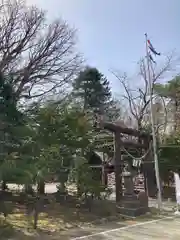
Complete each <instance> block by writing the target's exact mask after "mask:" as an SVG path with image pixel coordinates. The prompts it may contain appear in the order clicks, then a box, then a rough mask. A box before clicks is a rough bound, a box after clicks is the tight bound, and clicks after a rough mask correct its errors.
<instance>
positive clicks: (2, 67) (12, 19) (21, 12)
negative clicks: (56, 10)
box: [0, 0, 82, 98]
mask: <svg viewBox="0 0 180 240" xmlns="http://www.w3.org/2000/svg"><path fill="white" fill-rule="evenodd" d="M0 16H1V17H0V71H2V72H4V73H6V74H11V75H12V76H13V82H12V83H13V85H14V88H15V90H16V95H17V97H18V98H22V97H25V98H33V97H39V96H42V95H44V94H46V93H49V92H51V91H52V90H54V89H56V88H61V87H62V86H64V85H65V84H68V83H70V82H71V79H72V78H73V77H74V75H75V74H76V73H77V71H79V68H80V66H81V63H82V58H81V56H80V55H79V54H78V53H77V51H76V38H75V31H74V30H73V29H70V28H69V26H68V25H67V23H66V22H64V21H63V20H61V19H58V20H55V21H54V22H52V23H51V24H49V25H48V24H47V23H46V15H45V12H43V11H41V10H39V9H38V8H36V7H28V6H26V5H25V3H24V2H23V1H17V0H6V1H4V3H3V4H2V5H1V8H0ZM35 90H36V91H37V90H38V93H37V94H35Z"/></svg>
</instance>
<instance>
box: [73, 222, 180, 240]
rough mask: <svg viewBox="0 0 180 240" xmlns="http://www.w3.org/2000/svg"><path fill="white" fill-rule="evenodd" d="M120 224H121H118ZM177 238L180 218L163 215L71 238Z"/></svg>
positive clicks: (178, 236) (150, 239) (159, 239)
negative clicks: (159, 217) (158, 217)
mask: <svg viewBox="0 0 180 240" xmlns="http://www.w3.org/2000/svg"><path fill="white" fill-rule="evenodd" d="M120 225H121V224H120ZM80 239H84V240H102V239H103V240H109V239H112V240H116V239H118V240H121V239H122V240H136V239H137V240H139V239H146V240H165V239H167V240H178V239H180V219H179V218H174V217H169V218H167V217H163V218H161V219H155V220H150V221H145V222H144V221H138V220H137V221H132V222H129V223H127V224H126V225H124V226H119V227H118V226H117V225H116V228H115V225H114V226H113V228H112V227H111V228H109V229H107V230H101V231H99V232H98V231H96V232H94V233H91V234H90V233H89V234H87V233H86V235H83V236H79V237H74V238H71V240H80Z"/></svg>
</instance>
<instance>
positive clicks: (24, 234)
mask: <svg viewBox="0 0 180 240" xmlns="http://www.w3.org/2000/svg"><path fill="white" fill-rule="evenodd" d="M12 187H13V186H11V188H12ZM55 191H56V186H55V185H54V184H49V185H47V186H46V192H48V193H52V192H55ZM113 198H114V195H112V196H111V199H113ZM155 205H156V202H155V201H152V200H151V201H150V206H151V207H153V206H155ZM172 207H173V204H172V203H171V202H165V203H164V206H163V208H164V209H165V210H166V211H165V212H164V213H161V214H160V215H159V214H157V210H154V208H153V212H152V213H151V214H148V215H146V216H142V217H139V218H136V219H125V218H123V217H122V216H115V218H113V219H112V218H109V217H107V216H104V217H102V216H98V215H97V214H93V213H92V214H89V212H87V211H81V212H80V214H77V209H76V208H68V207H64V206H62V205H61V204H52V205H50V206H49V207H48V208H46V209H45V210H44V211H43V213H41V214H40V219H39V222H38V230H33V228H32V225H31V219H30V218H29V217H27V216H26V214H25V211H24V208H23V206H20V205H19V206H16V209H15V210H14V211H13V213H12V214H10V215H9V216H8V217H7V219H6V220H4V217H3V216H2V217H1V218H0V220H1V224H0V239H1V240H2V239H3V237H4V239H11V240H40V239H43V240H59V239H61V240H78V239H79V240H80V239H87V240H101V239H105V240H106V239H107V240H108V239H112V240H116V239H124V240H131V239H147V240H151V239H154V240H156V239H158V240H160V239H174V240H176V239H180V218H179V219H178V218H175V217H174V216H173V215H172ZM99 208H102V205H101V206H100V207H99ZM106 210H107V208H106ZM151 210H152V209H151ZM107 215H108V214H107ZM100 219H101V220H100Z"/></svg>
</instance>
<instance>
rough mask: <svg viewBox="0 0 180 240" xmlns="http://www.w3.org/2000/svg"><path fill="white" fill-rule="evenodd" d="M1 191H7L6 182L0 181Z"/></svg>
mask: <svg viewBox="0 0 180 240" xmlns="http://www.w3.org/2000/svg"><path fill="white" fill-rule="evenodd" d="M1 189H2V191H5V190H7V189H8V186H7V182H6V180H3V181H2V185H1Z"/></svg>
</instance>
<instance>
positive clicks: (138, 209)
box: [97, 120, 156, 216]
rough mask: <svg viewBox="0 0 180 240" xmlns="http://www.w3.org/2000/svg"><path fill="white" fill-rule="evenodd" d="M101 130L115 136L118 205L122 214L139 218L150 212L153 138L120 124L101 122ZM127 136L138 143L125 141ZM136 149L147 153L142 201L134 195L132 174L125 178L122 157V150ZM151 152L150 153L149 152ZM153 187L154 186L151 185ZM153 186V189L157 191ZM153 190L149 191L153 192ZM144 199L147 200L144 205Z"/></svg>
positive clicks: (144, 163)
mask: <svg viewBox="0 0 180 240" xmlns="http://www.w3.org/2000/svg"><path fill="white" fill-rule="evenodd" d="M97 124H98V127H99V128H100V129H106V130H108V131H110V132H112V133H113V134H114V172H115V185H116V190H115V191H116V203H117V204H118V205H119V209H120V212H121V213H122V214H125V215H130V216H137V215H141V214H144V213H145V212H147V211H148V193H147V189H148V185H149V186H150V184H148V183H150V182H152V178H151V179H150V178H148V171H147V170H149V171H150V172H151V174H150V175H151V177H152V172H153V165H154V164H153V161H152V149H151V143H152V136H151V135H150V134H148V133H146V132H143V131H138V130H135V129H132V128H127V127H124V126H122V125H121V124H119V123H118V122H115V123H112V122H106V121H102V120H100V121H99V122H98V123H97ZM125 135H128V136H133V137H136V138H137V140H136V141H134V140H133V141H129V140H124V137H123V136H125ZM129 147H132V148H136V149H141V150H144V151H146V152H147V155H146V157H145V158H144V162H143V168H144V176H145V178H146V179H147V182H146V184H145V185H146V187H145V189H146V191H145V192H144V193H141V195H142V196H141V197H140V198H141V199H139V197H138V196H136V195H135V193H134V186H133V180H132V176H131V174H129V175H128V174H126V176H125V175H124V176H123V164H124V159H123V156H122V150H123V149H124V148H129ZM149 150H150V151H149ZM122 177H124V186H125V193H123V188H122V185H123V184H122ZM151 186H152V184H151ZM154 186H156V185H153V189H156V187H154ZM151 190H152V189H148V191H151ZM142 199H146V200H145V201H143V202H144V203H142V201H141V200H142Z"/></svg>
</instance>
